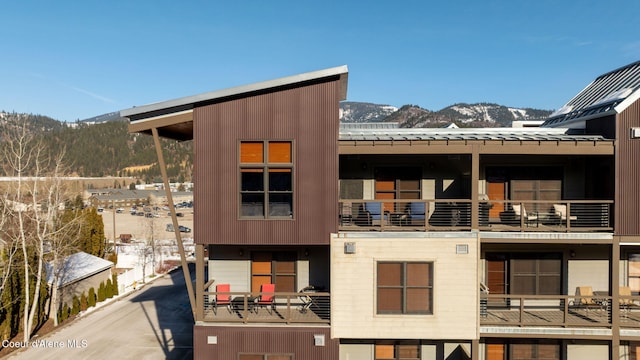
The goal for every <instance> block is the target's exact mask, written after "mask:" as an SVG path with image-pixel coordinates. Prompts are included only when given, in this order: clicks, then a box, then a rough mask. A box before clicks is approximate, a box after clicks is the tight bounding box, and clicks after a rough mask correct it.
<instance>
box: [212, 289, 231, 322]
mask: <svg viewBox="0 0 640 360" xmlns="http://www.w3.org/2000/svg"><path fill="white" fill-rule="evenodd" d="M230 290H231V286H230V285H229V284H219V285H216V296H215V297H214V298H213V301H212V302H211V307H212V308H213V313H214V314H216V315H217V314H218V306H226V307H227V310H229V312H231V309H230V307H231V294H229V291H230Z"/></svg>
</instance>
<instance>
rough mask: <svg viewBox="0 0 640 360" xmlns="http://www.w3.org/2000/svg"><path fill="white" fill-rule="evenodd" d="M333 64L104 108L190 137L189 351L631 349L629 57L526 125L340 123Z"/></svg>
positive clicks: (139, 125)
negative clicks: (192, 260) (192, 277)
mask: <svg viewBox="0 0 640 360" xmlns="http://www.w3.org/2000/svg"><path fill="white" fill-rule="evenodd" d="M347 76H348V71H347V68H346V67H344V66H343V67H337V68H331V69H326V70H321V71H316V72H310V73H305V74H300V75H296V76H291V77H286V78H281V79H276V80H271V81H266V82H260V83H255V84H251V85H246V86H240V87H236V88H231V89H225V90H220V91H214V92H211V93H206V94H201V95H196V96H190V97H185V98H180V99H174V100H169V101H165V102H161V103H156V104H151V105H144V106H139V107H135V108H131V109H128V110H123V111H122V112H121V114H122V116H125V117H127V118H129V120H130V127H129V129H130V131H131V132H138V133H149V134H152V135H153V136H154V138H155V139H156V147H157V150H158V155H159V156H158V157H159V162H160V164H161V167H162V168H164V164H165V159H164V158H163V156H162V148H161V142H160V138H161V137H163V138H168V139H173V140H177V141H184V140H193V142H194V152H195V154H194V155H195V156H194V158H195V162H194V174H195V178H194V233H193V236H194V239H195V242H196V249H197V250H196V267H195V268H196V281H195V283H194V284H193V285H191V282H190V281H189V282H188V289H187V290H188V291H189V293H190V299H191V306H192V309H193V312H194V320H195V325H194V354H195V357H196V358H198V359H200V358H214V359H238V360H254V359H263V360H264V359H269V360H282V359H288V360H289V359H296V360H301V359H304V360H315V359H318V360H319V359H323V360H324V359H336V360H338V359H340V360H353V359H358V360H359V359H376V360H382V359H384V360H387V359H443V360H444V359H450V360H453V359H468V358H470V359H487V360H494V359H514V360H515V359H565V360H573V359H636V356H637V355H636V353H637V350H636V349H637V348H638V346H640V296H639V295H640V221H638V220H639V219H638V213H639V210H640V209H639V208H640V191H639V190H638V188H639V185H640V166H639V165H638V164H637V160H636V156H637V155H638V154H640V101H638V99H639V98H640V89H639V88H640V62H638V63H633V64H630V65H628V66H625V67H623V68H620V69H617V70H614V71H612V72H610V73H607V74H604V75H602V76H600V77H598V78H597V79H596V80H595V81H593V82H592V83H591V84H590V85H588V86H587V87H586V88H585V89H584V90H583V91H581V92H580V93H579V94H578V95H576V96H575V97H574V98H573V99H571V100H570V101H569V102H568V103H567V104H566V105H565V106H564V107H563V108H562V109H560V110H559V111H558V112H556V113H555V114H553V115H552V116H551V117H550V118H549V119H548V120H547V121H545V123H544V124H543V125H542V127H540V128H517V129H516V128H509V129H398V128H392V127H376V128H371V129H367V128H366V127H362V126H359V127H352V128H350V127H349V126H343V127H340V124H339V120H338V114H339V102H340V101H341V100H344V99H346V89H347ZM165 181H168V180H167V179H166V176H165ZM166 188H169V187H168V186H166ZM168 197H170V194H168ZM169 202H170V203H172V202H171V201H169ZM174 223H175V224H177V220H176V218H175V217H174ZM175 224H174V225H175ZM175 227H176V228H177V226H175ZM176 236H179V234H176ZM205 248H206V250H207V251H206V254H207V255H206V257H205V255H204V254H205ZM184 268H185V270H186V269H187V267H186V264H185V265H184ZM636 307H637V309H636Z"/></svg>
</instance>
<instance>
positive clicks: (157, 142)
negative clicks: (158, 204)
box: [151, 127, 196, 319]
mask: <svg viewBox="0 0 640 360" xmlns="http://www.w3.org/2000/svg"><path fill="white" fill-rule="evenodd" d="M151 132H152V134H153V142H154V144H155V146H156V154H157V156H158V163H159V165H160V172H161V173H162V182H163V183H164V191H165V193H166V195H167V202H168V203H169V211H171V222H172V223H173V232H174V233H175V235H176V240H177V242H178V252H179V253H180V263H181V264H182V273H183V274H184V283H185V284H186V285H187V293H188V294H189V303H190V304H191V314H192V315H193V317H194V319H195V312H196V303H195V296H194V294H193V283H192V282H191V273H190V272H189V266H188V264H187V257H186V255H185V252H184V244H183V242H182V235H181V234H180V228H179V225H178V217H177V216H176V208H175V206H174V204H173V196H172V195H171V188H170V187H169V178H168V177H167V167H166V164H165V162H164V156H163V155H162V147H161V146H160V137H159V136H158V128H155V127H154V128H152V129H151Z"/></svg>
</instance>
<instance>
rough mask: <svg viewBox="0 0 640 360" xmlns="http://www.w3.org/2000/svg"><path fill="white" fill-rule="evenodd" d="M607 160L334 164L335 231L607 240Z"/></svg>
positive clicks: (367, 158) (347, 158) (499, 158)
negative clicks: (591, 235) (595, 235)
mask: <svg viewBox="0 0 640 360" xmlns="http://www.w3.org/2000/svg"><path fill="white" fill-rule="evenodd" d="M614 168H615V166H614V157H613V156H610V155H602V154H595V155H591V154H587V155H567V154H558V155H549V154H541V155H538V154H531V153H529V154H475V155H474V154H421V153H418V154H359V155H341V156H340V174H339V176H340V178H339V179H340V180H339V181H340V194H339V200H338V212H339V214H338V216H339V230H340V231H362V230H365V231H369V230H378V231H416V230H419V231H442V230H459V231H464V230H472V229H474V230H484V231H521V232H530V231H531V232H535V231H540V232H592V231H596V232H612V231H613V230H614V216H615V206H614V205H615V204H614V201H613V198H614V192H615V191H614V189H615V183H616V182H615V176H614V173H613V169H614Z"/></svg>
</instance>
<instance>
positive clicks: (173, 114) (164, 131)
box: [120, 65, 348, 140]
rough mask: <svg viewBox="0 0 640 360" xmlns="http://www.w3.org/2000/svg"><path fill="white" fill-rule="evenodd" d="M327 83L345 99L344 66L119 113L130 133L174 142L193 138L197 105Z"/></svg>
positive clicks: (345, 73)
mask: <svg viewBox="0 0 640 360" xmlns="http://www.w3.org/2000/svg"><path fill="white" fill-rule="evenodd" d="M326 81H339V82H340V98H339V100H346V97H347V83H348V69H347V66H346V65H343V66H338V67H334V68H329V69H324V70H318V71H312V72H308V73H303V74H298V75H293V76H287V77H283V78H278V79H274V80H268V81H263V82H258V83H254V84H248V85H242V86H237V87H233V88H228V89H223V90H217V91H212V92H207V93H203V94H198V95H193V96H187V97H183V98H178V99H173V100H168V101H163V102H158V103H153V104H148V105H142V106H136V107H133V108H130V109H125V110H121V111H120V116H121V117H126V118H128V119H129V132H130V133H150V132H151V129H153V128H156V129H158V134H159V135H160V136H161V137H166V138H170V139H175V140H191V139H193V109H194V108H196V107H198V106H203V105H208V104H214V103H220V102H225V101H231V100H237V99H241V98H245V97H249V96H254V95H259V94H265V93H271V92H276V91H281V90H284V89H290V88H296V87H302V86H306V85H311V84H315V83H322V82H326Z"/></svg>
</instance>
